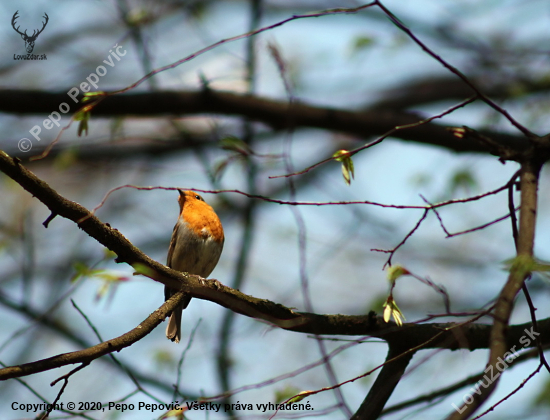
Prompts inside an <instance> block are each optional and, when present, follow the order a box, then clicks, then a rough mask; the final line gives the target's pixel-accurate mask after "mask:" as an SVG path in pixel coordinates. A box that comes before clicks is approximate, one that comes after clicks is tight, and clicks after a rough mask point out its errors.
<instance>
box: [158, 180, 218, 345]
mask: <svg viewBox="0 0 550 420" xmlns="http://www.w3.org/2000/svg"><path fill="white" fill-rule="evenodd" d="M178 191H179V193H180V195H179V197H178V203H179V205H180V215H179V217H178V221H177V222H176V226H174V232H173V233H172V239H171V240H170V248H169V249H168V260H167V263H166V264H167V265H168V267H170V268H173V269H174V270H178V271H183V272H187V273H189V274H196V275H198V276H201V277H203V278H207V277H208V276H209V275H210V273H211V272H212V271H213V270H214V267H216V264H217V263H218V260H219V259H220V255H221V253H222V249H223V242H224V240H225V238H224V234H223V227H222V224H221V222H220V219H219V218H218V215H217V214H216V212H215V211H214V209H213V208H212V207H211V206H209V205H208V204H206V202H205V201H204V199H203V198H202V197H201V196H200V195H199V194H197V193H196V192H194V191H182V190H178ZM173 293H175V290H174V289H171V288H169V287H167V286H165V287H164V298H165V300H168V299H169V298H170V297H171V296H172V294H173ZM190 301H191V297H190V296H186V297H185V299H184V300H183V302H182V303H181V304H180V305H178V306H177V307H176V308H175V309H174V310H173V311H172V314H171V315H170V320H169V321H168V326H167V327H166V337H167V338H169V339H170V340H172V341H175V342H176V343H179V341H180V339H181V314H182V311H183V310H184V309H185V308H187V305H189V302H190Z"/></svg>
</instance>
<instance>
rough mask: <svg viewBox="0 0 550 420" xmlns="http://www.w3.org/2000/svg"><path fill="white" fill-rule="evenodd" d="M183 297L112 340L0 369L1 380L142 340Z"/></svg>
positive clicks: (90, 358) (93, 356) (85, 360)
mask: <svg viewBox="0 0 550 420" xmlns="http://www.w3.org/2000/svg"><path fill="white" fill-rule="evenodd" d="M183 298H184V293H182V292H178V293H176V294H175V295H173V296H172V297H171V298H170V299H169V300H167V301H166V302H165V303H164V304H163V305H162V306H161V307H160V308H159V309H157V310H156V311H155V312H153V313H152V314H151V315H149V316H148V317H147V318H146V319H145V320H144V321H143V322H142V323H141V324H139V325H138V326H137V327H136V328H134V329H133V330H131V331H128V332H127V333H125V334H123V335H121V336H120V337H117V338H113V339H112V340H107V341H105V342H103V343H100V344H97V345H95V346H93V347H89V348H87V349H84V350H79V351H74V352H72V353H64V354H59V355H57V356H53V357H50V358H48V359H43V360H38V361H36V362H32V363H25V364H23V365H19V366H10V367H7V368H4V369H0V380H6V379H10V378H18V377H21V376H27V375H32V374H33V373H38V372H44V371H46V370H50V369H55V368H59V367H61V366H67V365H70V364H74V363H85V364H89V363H90V362H92V361H94V360H95V359H97V358H98V357H101V356H103V355H105V354H109V353H112V352H115V351H120V350H122V349H123V348H125V347H128V346H130V345H132V344H134V343H135V342H136V341H139V340H141V339H142V338H143V337H145V336H146V335H147V334H149V333H150V332H151V331H153V330H154V329H155V327H156V326H157V325H159V324H160V323H161V322H163V321H164V319H165V318H166V317H167V316H168V315H169V314H170V313H171V312H172V311H173V310H174V308H175V307H176V306H177V305H178V303H179V302H180V301H181V300H182V299H183Z"/></svg>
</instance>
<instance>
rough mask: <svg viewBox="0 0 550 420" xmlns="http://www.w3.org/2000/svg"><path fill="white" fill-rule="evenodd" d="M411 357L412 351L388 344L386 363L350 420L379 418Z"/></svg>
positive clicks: (374, 419) (373, 419)
mask: <svg viewBox="0 0 550 420" xmlns="http://www.w3.org/2000/svg"><path fill="white" fill-rule="evenodd" d="M413 356H414V352H413V351H407V349H405V348H403V347H401V346H400V345H393V344H392V343H390V346H389V350H388V355H387V356H386V363H385V364H384V366H383V367H382V370H381V371H380V373H379V374H378V376H377V377H376V381H374V384H373V385H372V387H371V389H370V391H369V393H368V394H367V396H366V398H365V400H364V401H363V403H362V404H361V406H360V407H359V409H358V410H357V412H356V413H355V414H354V415H353V417H352V418H351V420H376V419H377V418H379V417H380V413H381V412H382V410H383V409H384V406H385V405H386V402H388V399H389V398H390V397H391V394H392V393H393V390H394V389H395V387H396V386H397V384H398V383H399V381H400V380H401V378H402V377H403V374H404V373H405V369H407V366H408V365H409V362H410V361H411V359H412V357H413Z"/></svg>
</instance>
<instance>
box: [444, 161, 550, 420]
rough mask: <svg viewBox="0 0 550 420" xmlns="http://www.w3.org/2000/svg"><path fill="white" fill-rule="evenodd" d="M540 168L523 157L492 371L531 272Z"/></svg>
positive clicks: (482, 397) (468, 408) (478, 397)
mask: <svg viewBox="0 0 550 420" xmlns="http://www.w3.org/2000/svg"><path fill="white" fill-rule="evenodd" d="M541 167H542V163H541V162H540V161H539V159H537V158H536V157H534V156H529V158H527V159H525V161H524V162H523V163H522V167H521V172H520V186H521V207H520V215H519V232H518V235H519V236H518V242H517V257H516V259H515V262H514V263H513V264H512V267H511V269H510V275H509V276H508V281H507V282H506V284H505V285H504V287H503V288H502V290H501V292H500V295H499V297H498V299H497V302H496V304H495V310H494V324H493V328H492V329H491V345H490V350H491V352H490V355H489V362H488V365H489V366H491V367H492V369H494V371H495V372H499V369H498V364H499V363H502V360H503V359H504V354H505V353H506V352H508V351H509V349H510V347H509V343H508V340H507V335H508V324H509V321H510V316H511V314H512V309H513V307H514V299H515V297H516V295H517V294H518V293H519V291H520V290H521V288H522V286H523V282H524V281H525V279H526V278H527V277H528V276H529V275H530V274H531V269H530V266H531V263H530V261H533V246H534V243H535V227H536V221H537V189H538V180H539V173H540V169H541ZM497 384H498V378H496V380H494V381H491V382H490V383H489V384H488V386H487V387H484V388H483V390H481V392H480V393H479V394H475V395H473V399H474V401H473V402H472V403H471V404H464V405H463V406H462V407H461V408H460V409H459V410H457V411H455V412H454V413H453V414H451V415H450V416H449V419H450V420H462V419H467V418H468V417H469V416H470V415H471V414H472V413H474V412H475V411H476V410H477V409H478V408H479V407H480V406H481V404H483V402H484V401H486V400H487V398H489V396H490V395H491V394H492V392H493V391H494V390H495V388H496V386H497Z"/></svg>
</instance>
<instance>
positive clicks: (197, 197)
mask: <svg viewBox="0 0 550 420" xmlns="http://www.w3.org/2000/svg"><path fill="white" fill-rule="evenodd" d="M195 198H196V199H197V200H199V201H204V200H203V199H202V197H201V196H200V195H198V194H197V195H195Z"/></svg>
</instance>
